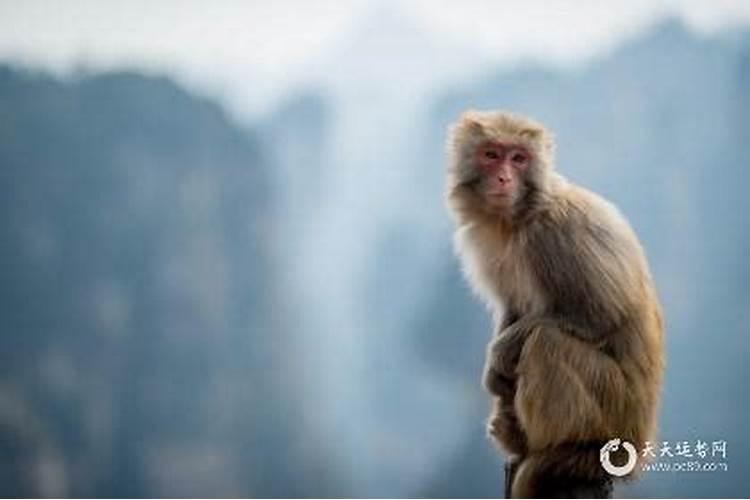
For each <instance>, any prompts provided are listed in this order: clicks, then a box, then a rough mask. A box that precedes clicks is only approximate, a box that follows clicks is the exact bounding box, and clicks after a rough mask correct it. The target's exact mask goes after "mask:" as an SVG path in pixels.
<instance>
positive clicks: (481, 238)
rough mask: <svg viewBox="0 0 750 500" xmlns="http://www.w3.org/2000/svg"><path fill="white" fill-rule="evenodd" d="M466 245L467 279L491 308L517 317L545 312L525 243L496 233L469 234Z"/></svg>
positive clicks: (542, 296) (465, 264) (464, 242)
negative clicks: (518, 315)
mask: <svg viewBox="0 0 750 500" xmlns="http://www.w3.org/2000/svg"><path fill="white" fill-rule="evenodd" d="M463 246H464V248H463V251H462V255H463V256H464V261H465V262H464V267H465V270H466V274H467V278H468V279H469V281H470V283H471V284H472V286H473V287H474V289H475V290H476V292H477V293H478V294H479V295H480V296H482V297H483V298H484V300H486V301H487V302H489V303H490V305H492V306H494V307H495V308H497V307H498V306H499V307H500V308H502V309H504V310H508V309H510V310H513V311H514V312H515V313H517V314H528V313H533V312H538V311H541V310H542V309H543V307H544V294H543V293H542V291H541V290H540V289H539V286H538V284H537V281H536V279H535V277H534V274H533V270H532V269H531V267H530V265H529V262H528V259H527V258H526V255H525V252H524V246H523V244H522V243H521V242H519V241H517V240H515V239H513V238H503V237H502V235H497V234H492V233H490V234H487V233H474V234H472V233H471V232H469V233H467V234H466V235H464V241H463ZM459 251H461V249H459Z"/></svg>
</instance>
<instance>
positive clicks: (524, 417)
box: [446, 110, 665, 498]
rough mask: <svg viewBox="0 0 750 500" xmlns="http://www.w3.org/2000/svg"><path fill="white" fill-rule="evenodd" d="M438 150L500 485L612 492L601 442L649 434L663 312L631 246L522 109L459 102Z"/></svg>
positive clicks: (626, 231) (611, 209)
mask: <svg viewBox="0 0 750 500" xmlns="http://www.w3.org/2000/svg"><path fill="white" fill-rule="evenodd" d="M448 154H449V160H448V164H447V175H446V179H447V186H446V203H447V206H448V209H449V211H450V213H451V215H452V217H453V220H454V222H455V233H454V247H455V250H456V253H457V256H458V258H459V260H460V262H461V264H462V269H463V273H464V276H465V277H466V280H467V281H468V283H469V284H470V286H471V288H472V289H473V291H474V292H475V293H476V295H478V296H479V298H480V299H481V300H483V301H484V302H485V304H486V305H487V307H488V308H489V310H490V312H491V313H492V319H493V323H494V325H495V326H494V333H493V335H492V339H491V341H490V343H489V345H488V348H487V352H486V361H485V368H484V372H483V375H482V381H483V385H484V387H485V389H486V390H487V391H488V392H489V393H490V395H491V398H492V408H493V409H492V413H491V415H490V418H489V420H488V424H487V431H488V434H489V437H490V438H491V439H492V440H493V441H494V442H495V444H496V445H497V447H498V448H499V449H500V450H501V451H504V452H505V453H506V454H507V455H508V463H509V464H510V470H511V471H513V475H512V477H511V478H510V489H509V492H510V494H511V495H512V496H513V497H517V498H534V497H565V496H571V495H576V493H580V492H581V491H584V492H585V491H591V490H586V488H587V487H588V486H591V485H597V484H601V483H602V482H605V483H606V484H609V485H610V487H611V484H612V483H611V480H612V479H615V478H612V477H611V476H610V475H609V474H608V473H607V472H606V471H605V470H604V469H603V467H602V464H601V463H600V458H599V457H600V449H601V448H602V446H604V445H605V444H606V443H607V442H608V441H610V440H611V439H613V438H620V439H622V440H624V441H628V442H630V443H632V444H633V446H634V447H635V448H636V449H638V450H640V449H643V447H644V446H645V443H646V441H651V440H653V439H654V436H655V432H656V423H657V422H656V420H657V412H658V406H659V398H660V392H661V384H662V378H663V371H664V364H665V360H664V353H663V343H664V340H663V337H664V321H663V316H662V309H661V305H660V303H659V300H658V297H657V292H656V288H655V285H654V282H653V279H652V277H651V272H650V269H649V266H648V263H647V260H646V257H645V254H644V251H643V249H642V247H641V245H640V243H639V241H638V239H637V237H636V235H635V233H634V231H633V229H632V228H631V227H630V225H629V223H628V222H627V220H626V219H625V217H624V216H623V215H622V214H621V213H620V212H619V210H618V209H617V208H616V207H615V206H614V205H613V204H611V203H610V202H609V201H606V200H605V199H604V198H602V197H600V196H599V195H597V194H595V193H593V192H591V191H589V190H586V189H585V188H583V187H580V186H577V185H576V184H574V183H572V182H570V181H569V180H567V179H566V178H565V177H564V176H563V175H561V174H560V173H559V172H557V169H556V167H555V141H554V138H553V135H552V133H551V132H549V131H548V130H547V129H546V128H545V127H544V126H543V125H542V124H540V123H538V122H537V121H535V120H533V119H531V118H527V117H523V116H520V115H516V114H513V113H509V112H504V111H476V110H470V111H467V112H465V113H464V114H462V115H461V116H460V118H459V119H458V121H457V122H456V123H455V124H453V125H452V128H451V130H450V133H449V141H448ZM639 455H640V453H639ZM643 460H644V458H643V457H641V456H639V457H638V464H640V465H641V467H642V461H643ZM639 469H640V467H635V468H634V470H633V472H632V473H630V474H628V475H627V476H625V478H626V479H629V478H632V477H636V475H637V472H638V470H639ZM594 491H596V490H594ZM610 491H611V490H610ZM589 494H590V493H589ZM608 494H609V493H607V495H608Z"/></svg>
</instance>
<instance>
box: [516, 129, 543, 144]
mask: <svg viewBox="0 0 750 500" xmlns="http://www.w3.org/2000/svg"><path fill="white" fill-rule="evenodd" d="M518 135H520V136H521V137H523V138H525V139H530V140H532V141H535V142H541V141H542V139H544V130H542V129H538V128H525V129H523V130H521V132H520V133H519V134H518Z"/></svg>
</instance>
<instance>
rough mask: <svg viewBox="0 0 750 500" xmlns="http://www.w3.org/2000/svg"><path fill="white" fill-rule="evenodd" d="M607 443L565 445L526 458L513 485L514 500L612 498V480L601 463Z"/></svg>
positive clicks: (516, 474) (520, 465)
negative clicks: (526, 499)
mask: <svg viewBox="0 0 750 500" xmlns="http://www.w3.org/2000/svg"><path fill="white" fill-rule="evenodd" d="M604 444H605V442H604V441H602V442H585V443H564V444H561V445H558V446H555V447H554V448H548V449H545V450H540V451H537V452H533V453H531V454H529V455H527V456H526V457H525V458H524V459H523V461H522V462H521V463H520V464H519V466H518V469H517V470H516V473H515V477H514V478H513V481H512V490H511V492H512V496H513V497H514V498H611V497H612V476H611V475H610V474H608V473H607V471H605V470H604V468H603V467H602V464H601V461H600V459H599V456H600V451H601V448H602V446H604Z"/></svg>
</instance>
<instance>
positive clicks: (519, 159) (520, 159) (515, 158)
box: [510, 153, 528, 165]
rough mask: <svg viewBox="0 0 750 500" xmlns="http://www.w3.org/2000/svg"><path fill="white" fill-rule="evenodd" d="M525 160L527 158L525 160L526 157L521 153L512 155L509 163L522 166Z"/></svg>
mask: <svg viewBox="0 0 750 500" xmlns="http://www.w3.org/2000/svg"><path fill="white" fill-rule="evenodd" d="M527 160H528V158H526V155H525V154H523V153H513V155H512V156H511V157H510V161H512V162H513V163H514V164H516V165H523V164H525V163H526V161H527Z"/></svg>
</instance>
